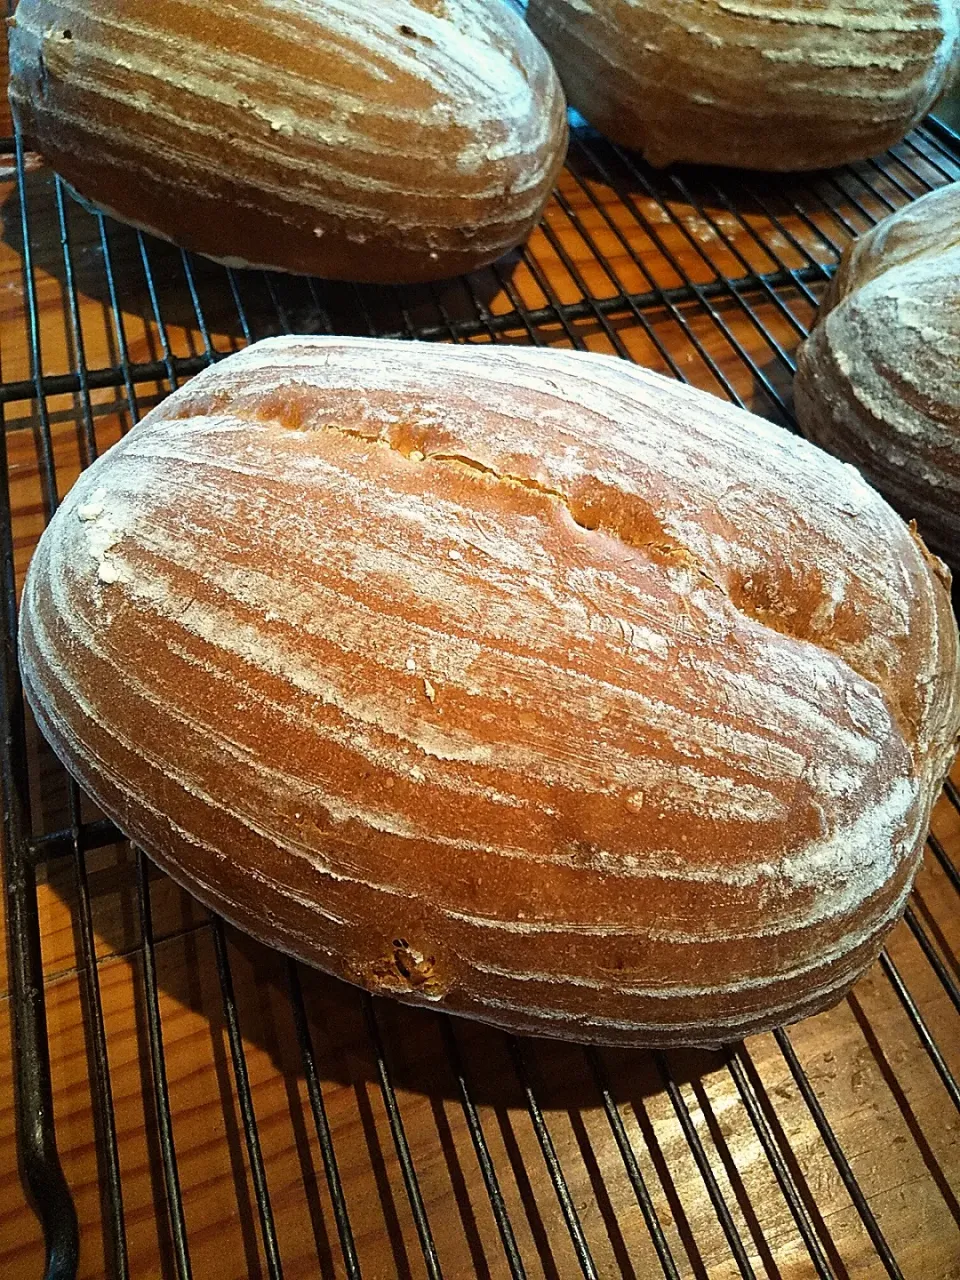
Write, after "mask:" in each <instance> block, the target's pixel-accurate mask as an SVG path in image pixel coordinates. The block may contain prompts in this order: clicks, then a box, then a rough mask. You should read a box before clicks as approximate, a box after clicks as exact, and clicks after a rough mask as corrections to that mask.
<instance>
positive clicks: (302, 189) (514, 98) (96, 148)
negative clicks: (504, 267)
mask: <svg viewBox="0 0 960 1280" xmlns="http://www.w3.org/2000/svg"><path fill="white" fill-rule="evenodd" d="M10 65H11V80H10V95H11V101H12V104H13V108H14V111H15V114H16V116H17V118H18V119H19V122H20V125H21V127H22V129H23V132H24V134H25V135H26V137H27V138H28V139H29V140H30V142H31V145H33V146H35V147H36V148H37V149H38V150H40V151H42V152H43V154H44V155H45V156H46V158H47V159H48V160H49V161H50V163H51V164H52V165H53V166H54V168H55V169H57V170H58V172H59V173H61V174H62V175H63V177H64V178H65V179H66V180H67V181H68V182H69V183H70V184H71V185H72V186H73V187H74V188H75V189H76V190H77V191H78V192H79V193H80V194H81V195H82V196H83V197H85V198H86V199H88V200H89V201H91V202H92V203H94V204H95V205H97V206H99V207H100V208H102V209H104V210H106V211H107V212H110V213H113V214H114V215H115V216H117V217H119V218H122V219H125V220H126V221H128V222H131V223H134V224H135V225H137V226H140V227H143V228H145V229H146V230H148V231H151V232H153V233H154V234H156V235H160V236H163V237H165V238H167V239H169V240H173V241H174V242H175V243H177V244H179V245H182V246H183V247H185V248H187V249H192V250H195V251H197V252H198V253H202V254H206V255H207V256H209V257H212V258H217V259H219V260H222V261H225V262H227V263H230V264H232V265H235V266H237V265H239V266H246V265H259V266H267V267H274V268H278V269H280V270H283V271H294V272H306V273H312V274H316V275H320V276H327V277H334V278H337V279H347V280H359V281H395V282H402V281H417V280H427V279H438V278H441V277H443V276H448V275H454V274H457V273H460V272H464V271H470V270H472V269H473V268H475V267H479V266H481V265H484V264H486V263H489V262H492V261H493V260H494V259H495V258H498V257H500V255H501V254H503V253H505V252H506V251H507V250H509V249H511V248H513V247H514V246H515V245H517V244H518V243H519V242H520V241H522V240H523V239H524V238H525V237H526V236H527V235H528V233H529V232H530V231H531V229H532V228H533V227H534V225H535V224H536V222H537V220H538V218H539V216H540V212H541V210H542V207H543V205H544V203H545V201H546V199H547V197H548V195H549V193H550V191H551V189H552V186H553V182H554V178H555V177H556V174H557V172H558V170H559V167H560V165H561V163H562V161H563V157H564V152H565V150H566V136H567V134H566V129H567V125H566V113H565V103H564V99H563V93H562V90H561V89H560V85H559V82H558V81H557V77H556V74H555V72H554V70H553V67H552V66H551V64H550V60H549V58H548V57H547V55H546V54H545V53H544V51H543V49H542V48H541V47H540V45H539V44H538V43H537V40H536V38H535V37H534V36H533V35H532V34H531V32H530V30H529V28H528V27H527V26H526V25H525V24H524V22H523V21H522V19H521V18H520V17H519V15H518V14H517V13H516V12H514V11H513V10H512V9H511V8H510V7H509V6H508V5H506V4H504V3H502V0H364V2H363V3H358V2H357V0H242V2H241V0H204V3H196V2H194V0H98V2H97V3H96V4H92V3H81V2H80V0H21V3H20V4H19V5H18V7H17V11H16V14H15V16H14V18H13V20H12V24H11V29H10Z"/></svg>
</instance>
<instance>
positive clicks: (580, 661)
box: [21, 338, 960, 1044]
mask: <svg viewBox="0 0 960 1280" xmlns="http://www.w3.org/2000/svg"><path fill="white" fill-rule="evenodd" d="M21 617H22V627H21V660H22V669H23V676H24V680H25V687H26V690H27V694H28V697H29V699H30V702H31V704H32V706H33V708H34V710H35V713H36V715H37V718H38V721H39V724H40V726H41V728H42V730H43V732H44V733H45V734H46V736H47V737H48V739H49V740H50V742H51V743H52V744H53V747H54V749H55V750H56V751H57V753H58V754H59V755H60V757H61V758H62V759H63V760H64V762H65V763H66V764H67V766H68V767H69V768H70V769H71V770H72V771H73V773H74V774H75V775H76V776H77V778H78V779H79V780H80V781H81V782H82V783H83V785H84V786H85V787H86V788H87V789H88V790H89V791H90V792H91V793H92V794H93V795H94V796H95V797H96V798H97V799H98V800H99V802H100V803H101V805H102V806H103V807H104V809H105V810H106V812H107V813H109V814H110V815H111V816H113V817H114V819H115V820H116V822H117V823H118V824H119V826H120V827H121V828H122V829H123V830H124V831H126V832H128V833H129V834H130V836H131V837H132V838H133V839H135V840H137V841H139V842H140V843H141V844H142V845H143V846H144V847H145V848H146V849H147V851H148V852H149V853H150V854H151V855H152V856H153V857H154V858H156V860H157V861H158V862H159V863H160V864H161V865H162V866H164V867H165V868H166V869H167V870H168V871H169V872H170V873H171V874H172V875H173V876H174V877H175V878H176V879H178V880H180V881H182V883H183V884H185V885H187V886H189V887H190V888H191V889H192V890H193V891H194V892H195V893H196V894H197V895H198V896H199V897H200V898H201V899H203V900H204V901H205V902H207V903H209V904H210V905H211V906H214V907H216V908H217V909H218V910H220V911H222V912H223V913H224V914H225V915H226V916H227V917H229V918H230V919H232V920H234V921H236V922H237V923H238V924H239V925H241V926H242V927H243V928H244V929H248V930H249V931H250V932H251V933H254V934H256V935H257V936H259V937H261V938H263V939H265V940H267V941H268V942H270V943H274V944H276V945H277V946H279V947H282V948H284V949H285V950H287V951H290V952H293V953H294V954H296V955H298V956H301V957H303V958H304V959H306V960H309V961H310V962H312V963H314V964H317V965H319V966H321V967H322V968H324V969H327V970H330V971H331V972H333V973H336V974H339V975H340V976H341V977H343V978H346V979H348V980H349V981H351V982H354V983H359V984H361V985H362V986H364V987H367V988H368V989H370V990H372V991H378V992H386V993H392V994H395V995H397V996H401V997H403V998H405V999H407V1000H410V1001H413V1002H415V1003H426V1002H431V1001H432V1002H437V1003H439V1004H441V1005H442V1006H444V1007H446V1008H448V1009H450V1010H453V1011H455V1012H457V1013H461V1014H467V1015H470V1016H472V1017H478V1018H483V1019H486V1020H488V1021H491V1022H494V1023H498V1024H501V1025H504V1026H508V1027H515V1028H519V1029H520V1030H523V1031H530V1032H535V1033H538V1034H543V1035H552V1036H565V1037H572V1038H578V1039H582V1040H588V1041H591V1040H592V1041H599V1042H610V1043H617V1044H646V1043H651V1042H653V1043H660V1044H688V1043H693V1044H703V1043H714V1042H717V1041H722V1040H726V1039H733V1038H736V1037H739V1036H741V1035H743V1034H745V1033H747V1032H749V1031H753V1030H757V1029H759V1028H763V1027H769V1026H770V1025H772V1024H774V1023H778V1022H783V1021H789V1020H792V1019H795V1018H798V1017H800V1016H801V1015H803V1014H806V1013H809V1012H812V1011H814V1010H817V1009H820V1008H822V1007H824V1006H826V1005H829V1004H831V1003H833V1002H834V1001H836V1000H837V999H839V997H840V996H841V995H842V993H843V992H844V991H845V990H846V988H847V987H848V986H849V985H850V984H851V983H852V982H853V981H854V979H855V978H857V977H858V976H859V974H861V973H862V972H863V970H864V969H865V967H866V966H867V965H869V964H870V963H871V961H872V960H873V959H874V957H875V956H876V954H877V952H878V950H879V948H880V945H881V941H882V939H883V937H884V935H885V934H886V932H887V930H888V929H889V928H890V927H891V925H892V923H893V921H894V920H895V919H896V918H897V916H898V914H899V913H900V911H901V909H902V907H903V904H904V900H905V897H906V894H907V892H908V890H909V888H910V885H911V882H912V880H913V876H914V873H915V871H916V868H917V864H918V859H919V857H920V849H921V843H922V840H923V836H924V833H925V830H926V825H927V820H928V815H929V811H930V806H931V803H932V801H933V799H934V797H935V795H936V793H937V791H938V788H939V785H940V782H941V779H942V777H943V775H944V772H945V770H946V768H947V766H948V762H949V760H950V758H951V755H952V752H953V750H954V745H955V738H956V734H957V729H958V723H960V702H958V688H957V679H958V649H957V632H956V626H955V624H954V621H953V617H952V614H951V612H950V606H949V602H948V595H947V590H946V587H945V571H944V570H943V567H942V566H941V565H940V564H939V562H936V561H933V560H931V558H930V557H929V556H928V555H927V554H926V553H925V551H924V549H923V547H922V545H921V544H920V543H919V542H918V541H917V540H916V539H915V538H914V537H912V536H911V533H910V531H909V530H908V529H907V527H906V525H904V524H903V523H902V522H901V521H900V519H899V518H898V517H897V516H896V515H894V513H893V512H892V511H891V510H890V508H889V507H888V506H887V505H886V504H885V503H884V502H883V500H882V499H881V498H880V497H879V496H878V495H877V494H876V493H875V492H874V491H873V490H872V489H870V488H868V487H867V485H866V484H864V482H863V481H862V480H861V479H860V477H859V476H858V475H857V473H856V472H855V471H854V470H853V469H852V468H850V467H846V466H844V465H843V464H842V463H839V462H837V461H836V460H834V459H832V458H830V457H829V456H828V455H826V454H824V453H822V452H821V451H820V450H818V449H816V448H815V447H814V446H813V445H810V444H808V443H806V442H805V441H803V440H800V439H799V438H797V437H794V436H791V435H789V434H788V433H786V432H784V431H782V430H780V429H778V428H776V427H774V426H771V425H770V424H769V423H766V422H763V421H761V420H759V419H757V418H754V417H752V416H751V415H749V414H746V413H743V412H741V411H740V410H737V409H735V408H733V407H731V406H729V405H727V404H725V403H722V402H721V401H719V400H717V399H714V398H713V397H710V396H708V395H706V394H704V393H703V392H698V391H695V390H692V389H690V388H686V387H683V386H680V385H679V384H677V383H674V382H670V381H668V380H666V379H663V378H661V377H658V376H656V375H654V374H651V373H648V372H646V371H643V370H640V369H637V368H635V367H632V366H630V365H628V364H626V363H623V362H619V361H616V360H613V359H610V358H607V357H598V356H581V355H577V354H575V353H569V352H550V351H536V350H529V349H526V350H522V349H521V350H518V349H504V348H496V349H494V348H490V347H488V348H479V347H467V348H461V347H453V346H439V345H419V344H414V343H387V342H373V341H365V340H362V339H350V338H343V339H322V338H284V339H271V340H269V341H266V342H262V343H260V344H258V345H256V346H254V347H251V348H249V349H248V350H246V351H244V352H243V353H241V354H239V355H236V356H232V357H231V358H230V359H228V360H226V361H225V362H223V363H222V364H220V365H218V366H216V367H215V368H212V369H210V370H208V371H207V372H205V373H203V374H201V375H200V376H199V377H197V378H196V379H194V380H193V381H192V382H191V383H189V384H188V385H186V386H185V387H183V388H182V389H181V390H180V391H178V392H177V393H176V394H174V395H172V396H171V397H170V398H169V399H168V400H166V401H165V402H164V403H163V404H162V405H161V406H160V407H159V408H157V409H155V410H154V411H153V412H152V413H151V414H150V415H149V416H148V418H147V419H145V420H144V422H143V423H142V424H141V425H140V426H138V427H136V428H135V429H134V430H133V431H132V432H131V433H130V435H128V436H127V437H126V439H124V440H123V441H122V442H121V443H120V444H118V445H117V446H116V447H114V448H113V449H111V450H110V451H109V453H108V454H106V455H105V456H104V457H103V458H102V459H101V460H100V461H98V462H97V463H95V464H94V465H93V466H92V467H91V468H90V469H89V470H88V471H86V472H85V473H84V474H83V475H82V476H81V478H80V480H79V481H78V482H77V484H76V486H75V487H74V489H73V490H72V491H71V493H70V494H69V495H68V496H67V498H66V499H65V501H64V502H63V504H62V506H61V507H60V509H59V511H58V512H57V514H56V516H55V517H54V519H53V521H52V522H51V524H50V526H49V528H48V529H47V531H46V532H45V534H44V535H43V538H42V539H41V542H40V545H39V548H38V550H37V552H36V554H35V556H34V559H33V562H32V564H31V567H30V571H29V575H28V579H27V584H26V588H25V594H24V598H23V605H22V615H21Z"/></svg>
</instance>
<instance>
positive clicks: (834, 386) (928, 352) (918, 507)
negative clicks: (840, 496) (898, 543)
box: [794, 183, 960, 566]
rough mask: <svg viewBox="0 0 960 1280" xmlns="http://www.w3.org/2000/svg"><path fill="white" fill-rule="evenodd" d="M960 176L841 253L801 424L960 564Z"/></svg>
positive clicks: (817, 336) (804, 391) (801, 371)
mask: <svg viewBox="0 0 960 1280" xmlns="http://www.w3.org/2000/svg"><path fill="white" fill-rule="evenodd" d="M958 298H960V183H953V184H951V185H950V186H946V187H941V188H940V189H939V190H937V191H932V192H931V193H930V194H929V195H927V196H924V197H923V198H922V199H920V200H917V201H916V202H915V203H914V204H911V205H908V206H906V207H905V208H903V209H901V210H900V211H899V212H897V213H894V214H891V215H890V217H888V218H885V219H884V220H883V221H882V222H880V223H878V224H877V226H876V227H874V228H873V229H872V230H871V231H869V232H867V233H866V235H864V236H861V238H860V239H859V240H857V241H856V242H855V243H854V244H853V245H852V246H851V247H850V248H849V249H848V250H847V251H846V253H845V254H844V257H843V260H842V262H841V264H840V267H839V270H838V271H837V274H836V276H835V277H834V279H833V281H832V283H831V286H830V289H829V291H828V293H827V295H826V297H825V299H824V302H823V304H822V306H821V308H820V312H819V315H818V317H817V323H816V325H815V326H814V329H813V332H812V333H811V335H810V337H809V338H808V339H807V341H806V342H805V343H804V344H803V346H802V347H801V349H800V353H799V358H798V365H797V377H796V381H795V384H794V398H795V403H796V410H797V417H798V419H799V421H800V424H801V426H802V427H803V430H804V432H805V433H806V434H807V435H808V436H809V437H810V438H811V439H812V440H815V441H816V442H817V443H818V444H820V445H822V446H823V448H825V449H829V450H830V452H831V453H835V454H837V456H838V457H841V458H845V459H846V460H847V461H848V462H852V463H854V464H855V465H856V466H857V467H858V468H859V469H860V470H861V471H862V472H863V474H864V475H865V476H866V477H867V478H868V479H869V480H870V482H871V483H872V484H875V485H876V486H877V488H878V489H880V491H881V492H882V493H884V494H885V495H886V496H887V498H888V499H889V500H890V502H892V503H893V505H894V506H895V507H896V508H897V509H898V510H899V511H900V512H901V513H902V514H903V515H904V516H905V517H907V519H911V520H916V521H917V523H918V525H919V527H920V532H921V533H922V535H923V537H924V538H925V540H926V541H927V542H928V543H929V544H930V546H931V547H933V548H934V549H935V550H936V551H937V552H938V553H939V554H940V555H941V556H943V557H944V559H945V560H947V561H949V562H950V563H951V564H953V565H955V566H960V305H958Z"/></svg>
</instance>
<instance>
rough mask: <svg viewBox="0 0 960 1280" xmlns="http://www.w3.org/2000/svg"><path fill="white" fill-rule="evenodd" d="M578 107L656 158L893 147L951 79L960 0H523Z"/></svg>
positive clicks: (776, 157)
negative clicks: (526, 2)
mask: <svg viewBox="0 0 960 1280" xmlns="http://www.w3.org/2000/svg"><path fill="white" fill-rule="evenodd" d="M528 20H529V22H530V24H531V26H532V27H533V29H534V31H536V33H537V34H538V35H539V36H540V39H541V40H542V41H543V42H544V44H545V45H546V46H547V49H548V50H549V51H550V53H551V55H552V56H553V60H554V62H555V63H556V66H557V70H558V71H559V72H560V78H561V80H562V81H563V84H564V88H565V89H566V91H567V96H568V98H569V100H570V102H571V104H572V105H573V106H574V107H576V108H577V109H578V110H579V111H581V112H583V114H584V115H585V116H586V117H587V119H588V120H589V121H590V122H591V124H594V125H596V127H597V128H598V129H600V130H602V132H604V133H606V134H607V135H608V136H609V137H610V138H612V139H613V140H614V141H616V142H620V143H622V144H623V145H624V146H628V147H638V148H640V149H641V150H642V151H643V153H644V155H645V156H646V158H647V159H648V160H649V161H650V163H651V164H654V165H667V164H670V163H672V162H674V161H680V160H684V161H692V162H694V163H698V164H727V165H737V166H740V167H743V168H748V169H778V170H784V169H788V170H789V169H817V168H820V167H822V166H824V165H836V164H841V163H843V162H845V161H848V160H856V159H860V158H862V157H864V156H870V155H874V154H876V153H877V152H878V151H883V150H884V149H885V148H886V147H889V146H892V145H893V144H894V143H895V142H899V141H900V139H901V138H903V137H904V135H905V134H906V133H907V132H908V131H909V130H910V129H911V128H912V127H913V126H914V125H915V124H916V123H917V122H918V121H919V120H920V119H921V118H922V116H923V115H924V114H925V113H926V112H927V111H928V110H929V108H930V106H931V104H932V103H933V102H934V101H935V100H936V98H937V97H938V96H939V95H940V93H941V92H942V90H943V88H944V87H945V85H946V84H947V82H948V80H949V78H950V75H951V73H952V69H953V66H954V65H955V62H956V58H957V38H958V27H960V6H958V3H957V0H883V3H880V0H772V2H771V0H767V2H766V3H764V2H763V0H759V2H758V0H529V8H528Z"/></svg>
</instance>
